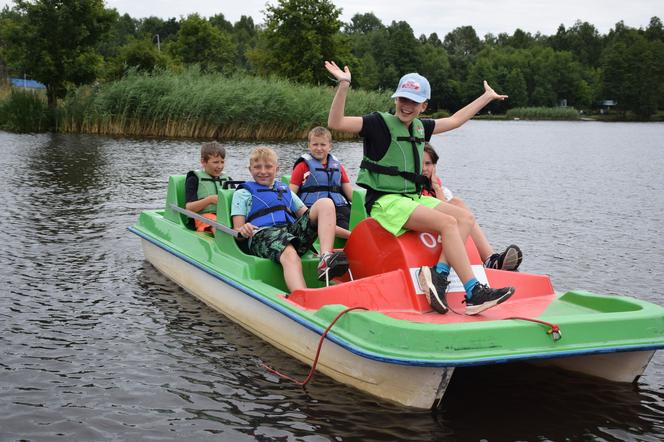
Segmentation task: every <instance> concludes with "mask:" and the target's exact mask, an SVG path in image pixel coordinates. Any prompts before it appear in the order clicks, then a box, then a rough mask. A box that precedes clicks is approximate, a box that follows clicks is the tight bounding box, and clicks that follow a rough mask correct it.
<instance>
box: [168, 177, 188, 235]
mask: <svg viewBox="0 0 664 442" xmlns="http://www.w3.org/2000/svg"><path fill="white" fill-rule="evenodd" d="M186 178H187V177H186V176H185V175H171V176H170V177H168V188H167V190H166V208H165V210H164V218H166V219H167V220H170V221H173V222H174V223H176V224H180V225H182V226H184V227H187V228H190V225H189V218H187V216H186V215H182V214H181V213H178V212H176V211H175V210H173V209H171V204H176V205H177V206H178V207H181V208H183V209H184V206H185V196H184V182H185V180H186Z"/></svg>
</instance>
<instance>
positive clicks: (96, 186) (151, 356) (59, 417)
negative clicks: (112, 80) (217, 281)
mask: <svg viewBox="0 0 664 442" xmlns="http://www.w3.org/2000/svg"><path fill="white" fill-rule="evenodd" d="M432 141H433V144H434V145H435V146H436V148H437V149H438V151H439V153H440V154H441V160H442V161H441V163H439V174H441V176H442V177H443V179H444V180H445V183H446V185H447V186H448V187H450V188H451V189H452V190H453V191H454V192H455V193H456V194H457V195H458V196H461V197H462V198H464V199H465V200H466V202H467V203H468V204H469V205H470V206H471V207H472V208H473V209H474V211H475V213H476V215H477V218H478V220H479V222H480V223H481V225H482V226H483V227H484V229H485V231H486V232H487V235H488V237H489V239H490V240H491V242H492V243H493V244H494V246H495V247H496V248H497V249H499V248H503V247H505V246H507V245H509V244H511V243H515V244H518V245H519V246H520V247H521V249H522V250H523V251H524V256H525V257H524V263H523V265H522V270H523V271H527V272H533V273H545V274H549V275H550V276H551V278H552V281H553V283H554V286H555V288H556V289H557V290H559V291H563V290H566V289H586V290H590V291H595V292H598V293H615V294H624V295H629V296H634V297H637V298H641V299H645V300H649V301H652V302H655V303H658V304H660V305H664V239H662V238H663V235H662V234H661V232H660V230H661V229H662V226H664V178H663V171H664V149H663V147H664V125H663V124H635V123H614V124H603V123H594V122H579V123H571V122H523V121H522V122H483V121H477V122H475V121H473V122H470V123H468V124H467V125H465V126H464V127H463V128H461V129H459V130H456V131H454V132H451V133H449V134H443V135H440V136H435V137H434V139H433V140H432ZM256 144H257V143H233V142H229V143H227V146H228V148H229V156H228V159H227V162H226V164H227V167H226V170H227V172H229V173H230V174H231V176H233V177H234V178H236V179H244V178H247V177H248V172H247V157H248V153H249V151H250V150H251V148H252V147H254V146H255V145H256ZM199 146H200V141H195V140H175V141H174V140H157V139H154V140H145V139H114V138H106V137H95V136H64V135H14V134H8V133H4V132H0V184H2V188H3V190H4V192H3V205H2V207H3V208H4V210H3V212H4V213H3V216H2V217H0V261H1V263H2V265H1V266H0V272H1V273H0V276H1V277H2V279H1V283H2V286H3V288H2V290H1V291H0V293H1V295H0V350H1V354H2V356H1V359H0V440H3V441H5V440H34V441H37V440H68V441H69V440H81V441H92V440H104V441H106V440H184V439H187V440H191V441H199V440H239V441H243V440H280V441H285V440H303V441H319V440H335V441H342V440H417V441H420V440H423V441H426V440H443V441H445V440H449V441H452V440H489V441H492V440H626V439H630V440H643V441H659V440H662V439H664V386H663V385H664V351H660V352H658V353H657V354H656V355H655V357H654V358H653V360H652V361H651V363H650V366H649V367H648V369H647V371H646V373H645V375H644V376H643V377H642V378H641V379H640V380H639V381H638V383H636V384H634V385H631V384H629V385H624V384H614V383H608V382H601V381H595V380H591V379H589V378H584V377H578V376H574V375H571V374H566V373H561V372H556V371H553V370H543V369H535V368H532V367H529V366H525V365H499V366H492V367H479V368H472V369H459V370H457V372H456V373H455V378H454V379H453V382H452V383H451V385H450V387H449V390H448V392H447V393H446V401H445V404H444V405H443V407H442V408H440V409H437V410H434V411H428V412H414V411H410V410H407V409H404V408H400V407H397V406H394V405H391V404H388V403H381V402H377V401H376V400H375V399H373V398H371V397H369V396H366V395H364V394H362V393H359V392H357V391H355V390H353V389H351V388H348V387H345V386H343V385H340V384H337V383H336V382H334V381H332V380H330V379H329V378H326V377H325V376H323V375H320V374H319V375H317V376H316V377H315V378H314V380H313V381H312V383H311V384H310V385H309V386H308V387H307V390H306V391H305V390H302V389H301V388H298V387H296V386H293V385H292V384H289V383H287V382H286V381H281V380H279V379H277V378H276V377H275V376H274V375H271V374H269V373H267V372H266V371H265V370H264V369H263V368H262V367H261V366H260V364H261V363H262V362H265V363H267V364H268V365H271V366H273V367H275V368H278V369H280V370H282V371H284V372H287V373H289V374H291V375H292V376H295V377H298V378H304V377H305V376H306V373H307V372H308V367H307V366H304V365H303V364H300V363H299V362H297V361H295V360H294V359H292V358H290V357H288V356H286V355H285V354H283V353H281V352H280V351H278V350H276V349H274V348H272V347H271V346H269V345H268V344H266V343H264V342H262V341H261V340H259V339H258V338H255V337H254V336H252V335H251V334H249V333H248V332H246V331H244V330H243V329H242V328H240V327H239V326H236V325H235V324H233V323H231V322H230V321H228V320H226V319H225V318H224V317H223V316H222V315H220V314H218V313H216V312H215V311H213V310H211V309H210V308H208V307H207V306H205V305H204V304H202V303H200V302H198V301H197V300H195V299H194V298H193V297H192V296H190V295H188V294H187V293H186V292H184V291H183V290H182V289H180V288H179V287H178V286H176V285H175V284H174V283H172V282H170V281H169V280H168V279H167V278H165V277H164V276H162V275H161V274H159V273H158V272H157V271H156V270H155V269H154V268H153V267H152V266H151V265H150V264H148V263H146V262H145V261H144V258H143V254H142V251H141V248H140V243H139V239H138V238H137V237H135V236H134V235H132V234H131V233H129V232H128V231H127V226H129V225H131V224H133V223H134V222H135V220H136V217H137V215H138V213H139V212H140V211H141V210H144V209H155V208H160V207H162V206H163V204H164V197H165V194H166V181H167V178H168V176H169V175H171V174H176V173H184V172H186V171H187V170H189V169H192V168H195V167H197V164H198V149H199ZM273 146H275V147H277V149H278V152H279V154H280V156H281V160H282V162H281V164H282V172H288V170H289V169H290V166H291V165H292V163H293V161H294V159H295V158H296V157H297V156H298V155H299V153H301V152H302V151H303V150H304V148H305V145H304V143H302V142H297V143H280V144H276V145H273ZM334 153H336V154H337V156H339V157H340V158H341V159H342V160H343V161H344V162H345V164H346V166H347V168H348V170H349V173H350V174H351V176H352V178H353V179H354V178H355V176H356V174H357V165H358V164H359V160H360V156H361V144H360V143H356V142H352V143H338V144H337V145H335V147H334ZM323 351H324V348H323Z"/></svg>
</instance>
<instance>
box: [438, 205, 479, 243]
mask: <svg viewBox="0 0 664 442" xmlns="http://www.w3.org/2000/svg"><path fill="white" fill-rule="evenodd" d="M436 210H437V211H439V212H442V213H444V214H445V215H449V216H452V217H454V219H456V221H457V226H458V228H459V235H460V236H461V239H462V240H463V241H464V243H465V242H466V238H468V235H469V234H470V233H471V232H472V229H473V226H474V225H475V224H476V223H475V216H474V215H473V214H472V213H471V211H470V210H468V208H467V207H459V206H456V205H452V204H450V203H447V202H445V201H441V202H440V204H438V205H437V206H436Z"/></svg>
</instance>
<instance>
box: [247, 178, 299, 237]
mask: <svg viewBox="0 0 664 442" xmlns="http://www.w3.org/2000/svg"><path fill="white" fill-rule="evenodd" d="M238 189H246V190H248V191H249V193H251V209H249V213H248V214H247V218H246V219H245V221H246V222H248V223H249V222H250V223H251V224H253V225H254V226H256V227H272V226H283V225H287V224H292V223H293V222H294V221H295V215H294V214H293V212H292V211H291V209H290V207H291V202H292V200H293V198H292V195H291V190H290V188H289V187H288V186H287V185H286V184H284V183H282V182H281V181H275V182H274V185H273V186H272V187H267V186H263V185H262V184H258V183H257V182H255V181H247V182H246V183H244V184H240V186H239V187H238Z"/></svg>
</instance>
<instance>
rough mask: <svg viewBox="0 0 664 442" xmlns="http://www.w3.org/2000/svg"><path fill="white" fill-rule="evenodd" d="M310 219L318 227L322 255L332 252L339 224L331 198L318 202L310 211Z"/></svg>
mask: <svg viewBox="0 0 664 442" xmlns="http://www.w3.org/2000/svg"><path fill="white" fill-rule="evenodd" d="M309 219H311V221H313V222H315V223H316V224H317V225H318V241H319V242H320V253H321V255H322V254H323V253H325V252H329V251H331V250H332V247H333V244H334V234H335V231H336V227H337V226H336V224H337V212H336V209H335V208H334V202H333V201H332V200H331V199H330V198H321V199H319V200H317V201H316V202H315V203H314V205H313V206H311V208H310V209H309Z"/></svg>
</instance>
